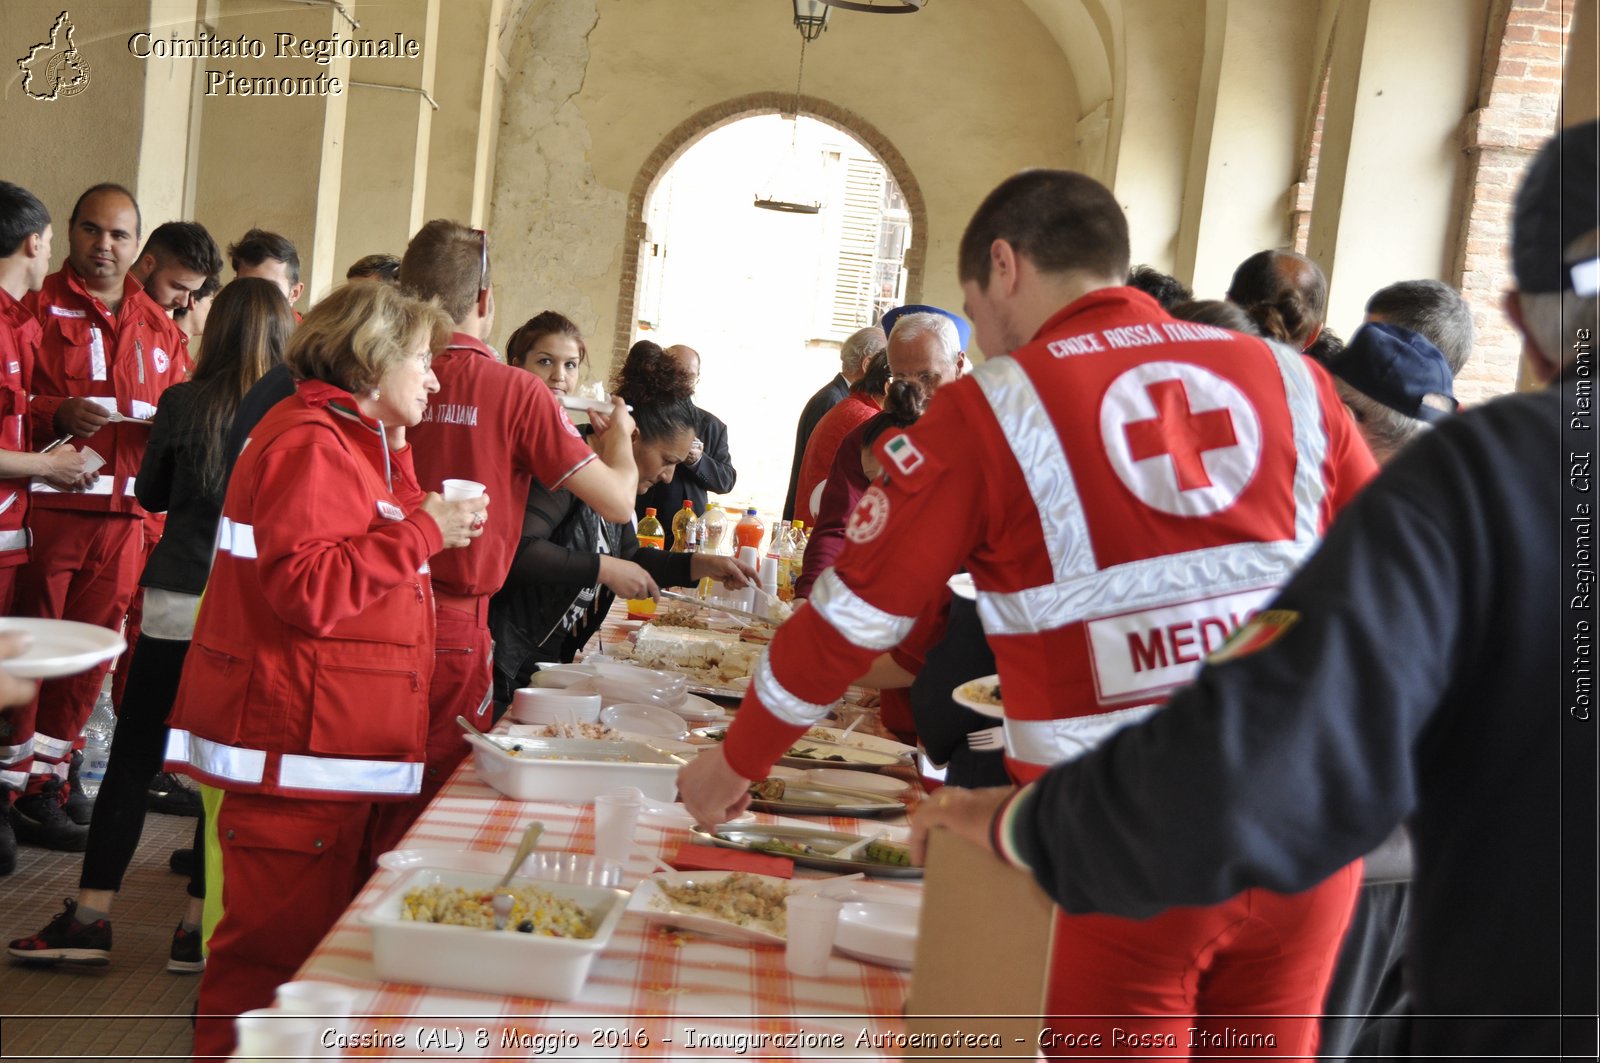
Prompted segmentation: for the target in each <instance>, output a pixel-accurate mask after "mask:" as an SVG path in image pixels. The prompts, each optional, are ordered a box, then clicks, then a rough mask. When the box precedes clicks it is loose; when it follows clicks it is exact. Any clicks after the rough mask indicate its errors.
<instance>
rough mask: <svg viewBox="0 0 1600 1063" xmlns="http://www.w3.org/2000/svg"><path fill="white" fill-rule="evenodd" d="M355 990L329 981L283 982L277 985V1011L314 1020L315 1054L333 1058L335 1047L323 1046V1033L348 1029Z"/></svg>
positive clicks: (336, 1034) (339, 1032)
mask: <svg viewBox="0 0 1600 1063" xmlns="http://www.w3.org/2000/svg"><path fill="white" fill-rule="evenodd" d="M356 998H357V993H356V991H355V990H354V989H349V988H346V987H345V986H342V985H335V984H334V983H332V982H285V983H283V985H281V986H279V987H278V1010H279V1011H283V1012H288V1013H289V1014H291V1015H304V1016H305V1017H307V1018H310V1019H314V1020H316V1024H317V1033H316V1037H315V1046H314V1054H319V1055H323V1056H329V1057H336V1056H338V1054H339V1050H338V1049H336V1048H322V1047H321V1045H322V1041H323V1035H324V1034H327V1033H329V1032H330V1031H331V1032H332V1033H333V1034H334V1036H335V1037H338V1036H340V1035H343V1034H347V1033H349V1032H350V1016H351V1014H352V1013H353V1012H354V1011H355V1006H356Z"/></svg>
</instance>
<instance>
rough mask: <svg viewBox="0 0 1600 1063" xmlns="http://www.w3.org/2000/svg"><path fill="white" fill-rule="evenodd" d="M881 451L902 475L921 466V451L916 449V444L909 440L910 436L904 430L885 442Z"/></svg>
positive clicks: (907, 474)
mask: <svg viewBox="0 0 1600 1063" xmlns="http://www.w3.org/2000/svg"><path fill="white" fill-rule="evenodd" d="M883 453H884V456H885V457H887V458H888V459H889V460H890V461H891V462H892V463H894V467H895V468H896V469H899V470H900V474H901V475H902V476H909V475H911V474H912V473H914V472H916V471H917V470H918V469H920V468H922V461H923V458H922V451H920V450H918V449H917V445H916V444H915V443H913V442H911V437H910V436H908V435H906V434H905V433H904V432H901V433H900V434H899V435H897V436H895V437H894V438H893V439H891V440H889V442H887V443H885V444H884V445H883Z"/></svg>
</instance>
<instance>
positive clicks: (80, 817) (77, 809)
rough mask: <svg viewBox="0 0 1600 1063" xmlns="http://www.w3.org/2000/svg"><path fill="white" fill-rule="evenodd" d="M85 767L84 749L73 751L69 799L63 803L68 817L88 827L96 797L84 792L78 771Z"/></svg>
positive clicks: (68, 779) (68, 771)
mask: <svg viewBox="0 0 1600 1063" xmlns="http://www.w3.org/2000/svg"><path fill="white" fill-rule="evenodd" d="M82 767H83V750H81V749H74V750H73V751H72V761H71V763H70V764H69V765H68V767H67V801H66V804H65V805H63V806H62V807H64V808H65V809H66V810H67V818H68V819H70V820H72V822H74V823H76V824H78V825H79V826H83V827H87V826H88V825H89V821H90V820H91V819H93V818H94V798H92V797H90V796H89V795H88V794H86V793H84V792H83V784H82V783H81V782H79V781H78V772H79V770H80V769H81V768H82Z"/></svg>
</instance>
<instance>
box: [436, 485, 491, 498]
mask: <svg viewBox="0 0 1600 1063" xmlns="http://www.w3.org/2000/svg"><path fill="white" fill-rule="evenodd" d="M442 486H443V487H444V500H445V501H446V502H465V501H466V500H467V499H469V498H477V497H478V496H479V495H481V494H483V493H484V491H486V490H488V488H486V487H484V486H483V485H482V484H481V483H479V482H478V481H476V480H446V481H445V482H444V483H443V485H442Z"/></svg>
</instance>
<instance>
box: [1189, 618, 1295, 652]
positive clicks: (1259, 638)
mask: <svg viewBox="0 0 1600 1063" xmlns="http://www.w3.org/2000/svg"><path fill="white" fill-rule="evenodd" d="M1299 620H1300V614H1299V613H1297V612H1295V611H1294V610H1293V609H1269V610H1267V611H1266V612H1264V613H1257V614H1256V615H1255V616H1253V617H1251V618H1250V619H1249V620H1247V621H1245V623H1244V626H1242V627H1240V628H1239V630H1237V631H1235V632H1234V633H1233V635H1232V636H1231V637H1229V639H1228V641H1227V642H1224V643H1223V644H1222V646H1221V648H1219V649H1218V650H1217V652H1215V653H1213V654H1212V655H1211V656H1209V657H1207V658H1206V663H1207V664H1223V663H1225V662H1227V661H1233V660H1238V659H1239V658H1240V657H1248V656H1249V655H1250V654H1252V653H1255V652H1256V651H1258V650H1264V649H1266V648H1267V647H1268V646H1270V645H1272V644H1273V643H1274V642H1277V641H1278V640H1279V639H1280V638H1282V637H1283V636H1284V634H1285V633H1286V632H1287V631H1288V630H1289V629H1290V628H1292V627H1294V626H1295V624H1296V623H1298V622H1299Z"/></svg>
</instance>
